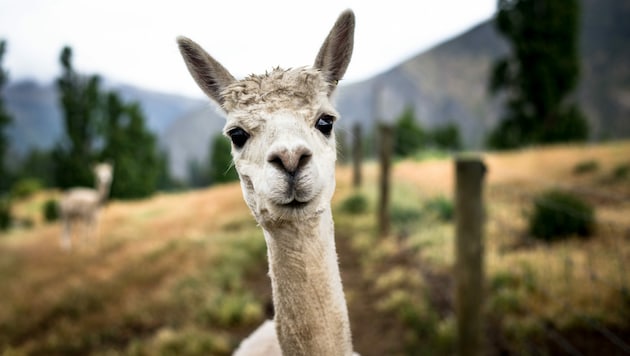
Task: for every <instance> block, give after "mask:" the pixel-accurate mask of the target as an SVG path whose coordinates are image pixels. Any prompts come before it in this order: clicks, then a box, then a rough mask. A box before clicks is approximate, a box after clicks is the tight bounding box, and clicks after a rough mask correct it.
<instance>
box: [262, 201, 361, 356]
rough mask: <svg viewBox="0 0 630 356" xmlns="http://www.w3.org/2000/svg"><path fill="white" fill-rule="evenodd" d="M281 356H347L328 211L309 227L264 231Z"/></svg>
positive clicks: (347, 334)
mask: <svg viewBox="0 0 630 356" xmlns="http://www.w3.org/2000/svg"><path fill="white" fill-rule="evenodd" d="M264 233H265V240H266V242H267V249H268V254H269V274H270V277H271V285H272V291H273V302H274V308H275V312H276V316H275V321H276V331H277V334H278V339H279V341H280V347H281V348H282V352H283V354H284V355H334V356H336V355H340V356H341V355H345V356H349V355H352V340H351V336H350V323H349V321H348V310H347V307H346V303H345V297H344V294H343V288H342V285H341V277H340V275H339V266H338V264H337V254H336V251H335V240H334V228H333V221H332V215H331V212H330V207H328V208H327V210H325V211H324V212H323V213H322V214H321V215H319V216H318V217H317V218H315V219H313V220H312V221H298V222H288V223H284V224H282V225H281V226H277V227H273V228H269V229H264Z"/></svg>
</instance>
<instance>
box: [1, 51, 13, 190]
mask: <svg viewBox="0 0 630 356" xmlns="http://www.w3.org/2000/svg"><path fill="white" fill-rule="evenodd" d="M5 50H6V41H4V40H0V94H2V90H3V88H4V86H5V85H6V84H7V82H8V81H9V75H8V73H7V72H6V71H5V70H4V68H3V65H2V61H3V58H4V53H5ZM11 121H12V119H11V116H10V115H9V113H8V112H7V111H6V109H5V107H4V100H3V98H2V95H0V196H1V195H2V192H6V191H7V190H8V189H9V181H8V176H9V174H8V173H9V172H8V170H7V167H6V155H7V150H8V143H9V142H8V138H7V136H6V133H5V129H6V128H7V127H8V126H9V125H10V124H11Z"/></svg>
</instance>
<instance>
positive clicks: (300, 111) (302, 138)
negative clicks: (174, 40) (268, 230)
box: [178, 11, 354, 226]
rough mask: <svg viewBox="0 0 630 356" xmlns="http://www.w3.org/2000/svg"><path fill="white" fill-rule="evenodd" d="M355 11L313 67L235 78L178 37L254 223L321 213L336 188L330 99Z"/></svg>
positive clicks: (345, 16) (346, 55)
mask: <svg viewBox="0 0 630 356" xmlns="http://www.w3.org/2000/svg"><path fill="white" fill-rule="evenodd" d="M353 33H354V15H353V13H352V12H351V11H346V12H344V13H342V14H341V16H340V17H339V19H338V20H337V22H336V23H335V25H334V27H333V29H332V30H331V31H330V33H329V35H328V37H327V38H326V40H325V41H324V44H323V45H322V47H321V49H320V51H319V54H318V55H317V57H316V59H315V63H314V65H313V67H308V68H307V67H302V68H297V69H290V70H283V69H280V68H276V69H273V70H272V71H271V72H270V73H266V74H264V75H251V76H249V77H247V78H245V79H243V80H236V79H235V78H234V77H233V76H232V75H231V74H230V73H229V72H228V71H227V70H226V69H225V68H224V67H223V66H222V65H221V64H220V63H219V62H217V61H216V60H215V59H214V58H212V57H211V56H210V55H209V54H208V53H206V52H205V51H204V50H203V49H202V48H201V47H200V46H199V45H197V44H196V43H195V42H193V41H191V40H190V39H187V38H184V37H180V38H178V44H179V49H180V52H181V54H182V56H183V57H184V61H185V62H186V65H187V67H188V70H189V71H190V73H191V75H192V77H193V78H194V79H195V81H196V82H197V84H198V85H199V86H200V88H201V89H202V90H203V91H204V92H205V93H206V94H207V95H208V96H209V97H210V98H211V99H212V100H214V101H215V102H217V103H218V104H219V105H220V106H221V108H222V109H223V111H224V112H225V113H226V114H227V120H226V125H225V127H224V130H223V132H224V133H225V135H226V136H228V137H229V139H230V140H231V141H232V157H233V161H234V164H235V167H236V170H237V172H238V174H239V177H240V180H241V187H242V189H243V194H244V197H245V201H246V202H247V204H248V206H249V208H250V209H251V210H252V212H253V213H254V215H255V216H256V219H257V220H258V222H259V223H260V224H261V225H263V226H273V225H274V224H276V223H281V222H286V221H288V220H296V221H305V220H308V219H309V218H310V217H315V216H318V215H319V214H320V213H321V212H322V211H323V210H324V209H325V208H326V207H327V206H328V205H329V204H330V199H331V198H332V194H333V191H334V188H335V174H334V171H335V160H336V143H335V135H334V132H333V125H334V123H335V121H336V120H337V119H338V118H339V114H338V113H337V111H336V110H335V109H334V108H333V106H332V104H331V101H330V96H331V94H332V92H333V90H334V89H335V87H336V85H337V82H338V81H339V80H340V79H341V78H342V77H343V74H344V73H345V71H346V68H347V66H348V64H349V62H350V57H351V54H352V46H353Z"/></svg>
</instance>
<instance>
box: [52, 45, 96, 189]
mask: <svg viewBox="0 0 630 356" xmlns="http://www.w3.org/2000/svg"><path fill="white" fill-rule="evenodd" d="M60 62H61V65H62V69H63V72H62V74H61V77H59V78H58V79H57V88H58V90H59V96H60V101H61V107H62V110H63V118H64V125H65V134H66V136H65V138H64V139H63V140H62V142H60V143H59V144H58V145H57V146H56V147H55V148H54V150H53V159H54V161H55V178H56V182H57V185H58V186H60V187H61V188H68V187H72V186H77V185H81V186H92V185H93V182H94V178H93V177H92V171H91V167H92V164H93V163H94V160H95V157H96V155H95V148H96V147H95V143H96V139H97V135H98V133H99V132H98V130H99V128H100V124H101V123H100V122H99V120H100V119H101V115H100V114H101V113H100V112H99V110H100V99H101V98H100V78H99V77H98V76H97V75H92V76H89V77H85V76H82V75H80V74H78V73H77V72H76V71H75V70H74V68H73V66H72V49H71V48H70V47H65V48H64V49H63V50H62V52H61V56H60Z"/></svg>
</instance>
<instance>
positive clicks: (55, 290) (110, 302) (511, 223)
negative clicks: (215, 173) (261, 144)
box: [0, 142, 630, 356]
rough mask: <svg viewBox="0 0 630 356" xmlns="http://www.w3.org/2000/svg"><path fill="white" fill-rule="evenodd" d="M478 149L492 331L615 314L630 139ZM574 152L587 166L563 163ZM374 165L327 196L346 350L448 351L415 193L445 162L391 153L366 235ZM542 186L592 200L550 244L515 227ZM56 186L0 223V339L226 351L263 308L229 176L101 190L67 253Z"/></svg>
mask: <svg viewBox="0 0 630 356" xmlns="http://www.w3.org/2000/svg"><path fill="white" fill-rule="evenodd" d="M483 156H484V160H485V162H486V164H487V166H488V175H487V184H486V191H485V199H486V202H487V212H488V220H487V224H486V232H487V237H486V251H487V254H486V270H487V276H488V289H489V296H488V310H489V312H490V314H491V315H493V316H495V317H497V318H498V319H500V327H501V330H502V332H504V333H505V334H506V335H508V336H506V337H512V338H518V337H519V335H520V337H521V338H527V337H528V336H531V335H532V333H534V334H535V333H536V332H538V331H540V325H542V324H543V323H547V322H548V321H550V320H551V321H553V323H554V325H556V326H557V327H558V328H566V329H570V328H576V327H579V326H580V325H583V324H584V322H585V320H587V321H592V320H595V321H597V322H600V323H602V324H603V325H606V326H609V327H620V328H625V329H624V330H626V329H628V327H629V326H628V325H627V323H628V322H627V321H628V320H629V316H628V315H629V314H628V313H629V311H630V297H628V288H630V277H627V276H628V273H627V269H628V268H629V267H630V266H629V262H628V261H630V244H628V241H629V240H630V219H628V216H630V180H628V178H627V177H625V178H624V177H623V175H622V174H619V173H618V172H617V173H615V171H616V170H617V171H619V167H623V166H624V165H628V164H630V142H621V143H611V144H606V145H597V146H557V147H550V148H545V149H530V150H523V151H518V152H511V153H490V154H484V155H483ZM587 161H594V162H596V163H597V164H596V168H595V169H592V170H590V171H588V172H587V173H583V174H576V173H574V168H575V166H576V165H579V164H580V163H583V162H587ZM377 177H378V170H377V166H376V165H375V164H374V163H368V164H366V166H365V167H364V179H365V184H364V187H363V188H362V189H361V192H362V194H364V195H365V196H366V198H367V201H368V202H369V203H370V207H369V209H368V211H367V212H366V213H362V214H359V215H350V214H348V213H344V212H342V211H340V209H339V208H338V207H339V206H340V203H341V202H342V201H343V200H344V199H346V198H347V197H348V196H350V195H351V194H353V189H352V187H351V183H350V182H351V169H350V168H349V167H339V168H338V174H337V178H338V183H337V193H336V195H335V197H334V200H333V205H334V206H335V220H336V227H337V230H338V239H339V240H340V241H339V248H340V254H341V263H342V267H344V266H345V268H342V272H343V273H344V279H345V283H346V293H347V296H348V301H349V303H350V304H351V307H350V310H351V317H352V318H353V332H354V338H355V343H356V345H357V346H358V351H359V352H360V353H361V354H362V355H364V356H366V355H373V354H378V353H379V352H380V354H388V355H397V354H415V353H414V351H413V350H414V348H415V347H416V346H417V345H419V344H422V345H424V346H425V350H426V351H427V352H426V354H431V353H433V354H444V353H448V352H450V351H452V341H453V333H454V327H453V312H452V305H451V302H450V300H449V298H450V297H449V295H450V293H451V292H452V290H451V289H452V280H451V278H450V269H451V266H452V265H453V251H454V247H453V227H452V224H451V223H449V222H444V221H441V220H439V219H436V218H435V217H434V216H432V215H431V214H427V213H426V207H425V202H426V201H428V200H430V199H432V198H434V197H437V196H445V197H447V198H449V197H452V189H453V163H452V162H451V161H449V160H433V161H410V160H409V161H401V162H398V163H397V164H396V165H395V167H394V171H393V180H392V181H393V182H394V183H395V186H394V188H393V206H394V208H395V209H396V211H395V215H396V216H395V218H396V219H397V220H396V224H395V226H394V230H393V233H392V236H390V237H388V238H385V239H378V238H376V235H375V230H376V229H375V227H376V226H375V219H374V207H375V202H376V199H377V192H376V182H377V179H378V178H377ZM551 187H561V188H563V189H567V190H570V191H573V192H575V193H577V194H579V195H580V196H582V197H583V198H585V199H586V200H588V201H589V202H591V203H592V204H594V206H595V207H596V212H597V221H598V226H597V229H596V235H595V236H593V237H592V238H590V239H587V240H581V239H569V240H566V241H564V242H560V243H554V244H552V245H547V244H544V243H538V242H533V241H532V240H531V239H529V238H528V236H527V227H526V218H525V215H524V212H526V211H527V209H529V207H530V206H531V201H532V199H533V197H534V196H535V194H537V193H538V192H541V191H543V190H546V189H547V188H551ZM55 195H56V193H55V192H52V193H50V192H49V193H45V194H40V195H37V196H35V197H33V198H31V199H29V200H28V201H24V202H22V203H20V204H19V205H18V206H17V207H16V209H15V213H16V214H17V215H18V216H20V217H23V218H29V219H31V220H32V221H33V222H34V224H35V226H34V227H32V228H19V229H14V230H12V231H10V232H9V233H6V234H4V235H2V236H0V255H2V256H3V257H2V258H1V259H0V295H2V303H0V354H3V355H23V354H46V355H72V354H94V355H117V354H127V355H153V354H178V355H201V354H204V355H227V354H229V353H230V352H231V350H232V349H233V348H234V347H235V345H236V344H237V343H238V341H239V340H240V339H241V338H242V337H243V335H245V334H247V333H248V332H249V331H250V330H251V329H253V328H254V327H256V325H257V324H258V323H259V322H260V321H261V320H262V319H263V318H264V315H263V314H264V312H263V309H264V305H265V303H267V302H268V298H269V287H268V284H269V281H268V278H267V277H266V275H265V274H266V263H265V246H264V242H263V239H262V234H261V232H260V229H259V228H258V227H257V226H256V224H255V222H254V220H253V218H252V217H251V216H250V213H249V211H248V209H247V207H246V206H245V204H244V203H243V200H242V197H241V192H240V187H239V186H238V184H230V185H224V186H219V187H216V188H212V189H206V190H200V191H195V192H188V193H181V194H172V195H170V194H169V195H167V194H160V195H157V196H155V197H153V198H151V199H147V200H142V201H135V202H117V201H114V202H111V203H110V204H109V205H108V206H107V207H106V209H105V210H104V212H103V215H102V221H101V225H100V226H101V228H100V232H99V236H100V238H99V240H98V243H96V244H91V245H90V244H85V243H80V242H79V241H76V240H75V242H77V244H76V246H77V248H76V249H75V250H73V251H72V252H71V253H65V252H63V251H61V250H60V248H59V237H60V233H61V229H60V226H59V225H58V224H44V223H43V222H42V220H41V217H40V211H41V206H42V204H43V203H44V202H45V201H46V200H47V199H48V198H49V197H50V196H55ZM412 275H414V276H415V277H413V278H412V277H409V278H406V277H405V276H412ZM416 277H418V278H416ZM348 278H351V279H352V280H351V281H348ZM624 290H625V291H626V292H625V293H626V294H625V295H624V294H623V291H624ZM449 308H451V309H449ZM375 337H379V340H381V343H382V345H379V347H378V348H375V347H370V345H371V344H373V340H374V338H375ZM401 340H403V341H404V343H402V344H401Z"/></svg>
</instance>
